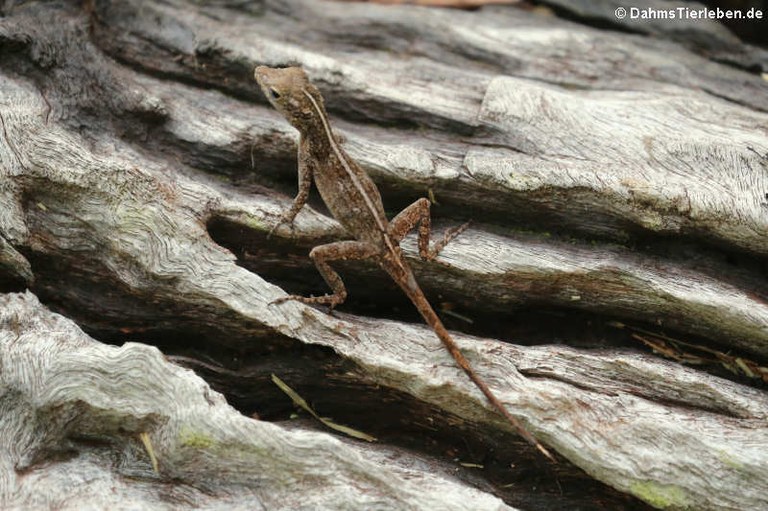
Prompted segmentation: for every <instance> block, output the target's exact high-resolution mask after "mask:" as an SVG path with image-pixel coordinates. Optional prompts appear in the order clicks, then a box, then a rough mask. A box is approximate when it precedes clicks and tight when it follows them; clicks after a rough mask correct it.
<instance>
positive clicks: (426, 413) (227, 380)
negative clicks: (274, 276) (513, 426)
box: [170, 346, 650, 510]
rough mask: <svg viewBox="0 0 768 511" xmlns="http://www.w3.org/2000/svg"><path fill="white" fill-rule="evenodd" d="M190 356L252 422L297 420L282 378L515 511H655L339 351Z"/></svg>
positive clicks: (334, 415)
mask: <svg viewBox="0 0 768 511" xmlns="http://www.w3.org/2000/svg"><path fill="white" fill-rule="evenodd" d="M176 353H179V351H177V352H176ZM183 353H184V355H183V356H174V355H171V357H170V358H171V360H173V361H175V362H176V363H179V364H181V365H184V366H186V367H189V368H191V369H194V370H195V371H196V372H197V373H198V374H199V375H201V376H202V377H204V378H205V379H206V381H208V382H209V383H210V384H211V386H212V387H213V388H214V389H215V390H218V391H219V392H223V393H224V394H225V395H226V396H227V399H228V401H229V402H230V403H231V404H232V405H233V406H235V407H236V408H238V409H239V410H240V411H241V412H242V413H244V414H246V415H253V414H254V413H255V414H258V417H259V418H260V419H262V420H269V421H277V422H280V421H286V420H289V418H290V417H291V415H292V414H293V413H296V412H297V409H296V407H295V406H294V405H293V404H292V402H291V400H290V398H289V397H288V396H287V395H285V394H284V393H283V392H282V391H281V390H279V389H278V388H277V387H276V386H275V385H274V384H273V383H272V382H271V378H270V376H271V375H272V374H276V375H277V376H278V377H279V378H280V379H282V380H283V381H284V382H285V383H286V384H288V385H289V386H290V387H291V388H293V389H294V390H295V391H296V392H297V393H298V394H299V395H300V396H302V397H303V398H304V399H306V400H307V402H308V403H309V404H310V406H312V407H313V409H315V411H316V412H317V413H318V414H320V415H321V416H323V417H330V418H331V419H332V420H333V421H334V422H336V423H339V424H344V425H348V426H351V427H354V428H355V429H358V430H360V431H363V432H365V433H368V434H371V435H374V436H375V437H377V438H378V439H379V442H382V443H384V444H386V445H396V446H399V447H403V448H406V449H408V450H412V451H416V452H419V453H423V454H427V455H429V456H432V457H435V458H437V459H442V460H444V461H445V462H448V463H455V464H456V470H455V472H453V474H454V476H456V477H458V478H459V479H461V480H462V481H465V482H467V483H469V484H471V485H473V486H477V487H479V488H481V489H483V490H485V491H491V492H492V493H494V494H495V495H497V496H498V497H500V498H502V499H504V500H505V501H506V502H507V503H508V504H510V505H513V506H517V507H520V508H522V509H542V507H541V506H542V505H544V504H545V503H546V502H551V499H556V500H557V502H558V503H559V505H561V504H562V505H564V506H566V507H568V508H570V509H578V508H582V509H586V508H589V509H596V510H597V509H606V510H609V509H617V510H623V509H627V510H629V509H650V508H649V507H647V506H645V505H643V504H642V503H640V502H639V501H638V500H636V499H634V498H632V497H629V496H627V495H625V494H622V493H620V492H617V491H616V490H613V489H611V488H609V487H607V486H605V485H603V484H601V483H598V482H596V481H594V480H593V479H591V478H590V477H589V476H587V475H586V474H584V473H583V472H582V471H581V470H580V469H578V468H577V467H575V466H573V465H571V464H570V463H567V462H565V461H564V460H560V463H558V464H557V465H552V464H549V463H547V462H545V461H543V460H542V459H541V458H540V456H538V455H537V452H536V451H535V450H534V449H533V448H532V447H531V446H530V445H528V444H527V443H526V442H525V441H524V440H522V439H521V438H519V437H518V436H516V435H513V434H507V433H499V432H493V431H489V430H487V429H486V428H483V427H481V426H479V425H477V424H473V423H469V422H466V421H464V420H462V419H460V418H458V417H456V416H454V415H451V414H447V413H445V412H444V411H442V410H440V409H438V408H435V407H432V406H429V405H427V404H425V403H423V402H421V401H419V400H416V399H414V398H413V397H412V396H410V395H408V394H405V393H403V392H399V391H396V390H394V389H390V388H386V387H382V386H380V385H373V384H371V383H369V382H367V381H366V378H365V377H364V375H363V374H362V373H361V372H360V371H359V370H358V369H357V368H356V367H355V366H354V365H353V364H350V363H349V362H345V361H342V360H341V359H339V358H338V357H336V356H334V355H333V352H332V350H329V349H326V348H320V347H312V346H299V347H297V350H296V351H293V350H291V351H289V352H276V353H273V354H272V355H269V356H260V357H248V358H245V359H238V360H237V361H236V362H235V366H234V367H236V368H233V366H229V367H227V366H225V365H220V364H219V363H218V362H217V361H212V360H211V358H210V357H209V356H208V355H205V358H207V359H208V361H207V362H205V361H202V360H198V359H200V358H202V357H201V356H200V354H199V353H197V352H196V351H195V350H184V351H183ZM298 415H299V417H300V418H301V419H300V420H301V424H302V425H303V427H306V428H309V429H317V430H322V431H328V430H327V429H326V428H324V427H323V426H322V425H321V424H319V423H318V422H316V421H314V420H312V419H311V418H310V417H308V415H307V414H306V413H305V412H303V411H298ZM294 420H296V419H294ZM459 463H474V464H479V465H483V468H481V469H477V468H466V467H462V466H461V465H460V464H459ZM596 502H600V504H595V503H596Z"/></svg>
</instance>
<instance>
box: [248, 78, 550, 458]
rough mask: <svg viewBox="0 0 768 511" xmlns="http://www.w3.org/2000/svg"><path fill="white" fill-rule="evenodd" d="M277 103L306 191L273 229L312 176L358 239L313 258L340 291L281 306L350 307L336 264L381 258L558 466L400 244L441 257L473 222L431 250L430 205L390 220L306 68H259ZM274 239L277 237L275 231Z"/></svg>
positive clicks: (462, 361) (290, 216) (419, 204)
mask: <svg viewBox="0 0 768 511" xmlns="http://www.w3.org/2000/svg"><path fill="white" fill-rule="evenodd" d="M254 75H255V77H256V81H257V82H258V83H259V85H260V86H261V89H262V91H263V92H264V95H265V96H266V97H267V99H268V100H269V102H270V103H272V105H273V106H274V107H275V108H276V109H277V110H278V111H279V112H280V113H281V114H283V116H284V117H285V118H286V119H287V120H288V122H289V123H291V125H293V127H294V128H296V129H297V130H298V131H299V133H300V135H301V136H300V139H299V155H298V167H299V192H298V194H297V195H296V198H295V199H294V200H293V204H292V206H291V208H290V209H289V210H288V211H287V212H286V213H285V214H284V215H283V216H282V218H281V221H280V222H279V223H278V224H277V225H275V227H274V228H273V229H272V232H273V231H274V230H275V229H276V228H277V227H278V226H280V225H282V224H283V223H288V224H292V223H293V220H294V218H295V217H296V215H297V214H298V212H299V211H300V210H301V208H302V207H303V206H304V204H305V203H306V201H307V197H308V195H309V189H310V187H311V185H312V179H313V178H314V180H315V185H316V186H317V189H318V190H319V191H320V195H321V196H322V198H323V200H324V201H325V204H326V205H327V206H328V209H329V210H330V211H331V213H332V214H333V216H334V217H335V218H336V220H338V221H339V222H340V223H341V224H342V225H343V226H344V227H345V228H346V229H347V231H348V232H349V233H350V234H352V235H353V236H354V237H355V240H354V241H338V242H336V243H329V244H327V245H320V246H317V247H315V248H313V249H312V251H311V252H310V253H309V256H310V257H311V258H312V260H313V261H314V262H315V266H317V269H318V271H319V272H320V274H321V275H322V276H323V278H324V279H325V281H326V282H327V283H328V285H329V286H330V287H331V289H332V290H333V294H327V295H324V296H318V297H309V298H308V297H303V296H296V295H291V296H287V297H284V298H281V299H278V300H276V301H275V303H279V302H284V301H286V300H297V301H300V302H303V303H307V304H324V305H327V306H328V307H329V308H330V309H333V307H335V306H336V305H339V304H341V303H343V302H344V300H345V299H346V298H347V290H346V288H345V287H344V283H343V282H342V280H341V277H340V276H339V274H338V273H336V271H335V270H334V269H333V268H331V266H330V264H329V262H330V261H338V260H345V259H347V260H348V259H374V260H375V261H376V262H377V263H378V264H379V266H381V268H383V269H384V271H386V272H387V273H388V274H389V276H390V277H392V279H393V280H394V281H395V282H396V283H397V285H398V286H400V288H401V289H402V290H403V292H405V294H406V295H407V296H408V298H410V300H411V301H412V302H413V304H414V305H415V306H416V309H418V311H419V313H421V315H422V317H423V318H424V320H425V321H426V322H427V324H428V325H429V326H430V327H431V328H432V330H434V332H435V333H436V334H437V336H438V337H439V338H440V340H441V341H442V342H443V344H444V345H445V347H446V348H447V349H448V351H449V352H450V353H451V355H452V356H453V358H454V360H456V363H457V364H458V365H459V366H460V367H461V368H462V369H463V370H464V372H465V373H466V374H467V375H468V376H469V378H470V379H471V380H472V381H473V382H474V383H475V385H477V387H478V388H479V389H480V390H481V391H482V393H483V394H484V395H485V397H486V398H488V401H490V402H491V404H492V405H493V406H494V407H495V408H496V409H498V410H499V412H501V414H502V415H504V417H506V419H507V420H508V421H509V422H510V423H511V424H512V425H513V426H514V427H515V428H516V429H517V431H518V432H519V433H520V435H521V436H522V437H523V438H525V439H526V440H527V441H528V442H530V443H531V444H532V445H534V446H535V447H536V448H538V449H539V451H541V452H542V453H543V454H544V455H545V456H547V457H548V458H549V459H551V460H552V461H554V458H553V457H552V455H551V454H550V453H549V451H547V449H545V448H544V446H542V445H541V444H540V443H539V442H538V441H537V440H536V439H535V438H534V437H533V435H531V434H530V433H529V432H528V431H527V430H526V429H525V428H524V427H523V425H522V424H521V423H520V422H519V421H518V420H517V419H516V418H515V417H513V416H512V414H510V413H509V411H507V409H506V408H505V406H504V405H503V404H502V403H501V401H499V399H498V398H497V397H496V396H495V394H494V393H493V392H491V389H490V388H488V385H486V383H485V382H484V381H483V380H482V379H481V378H480V377H479V376H478V375H477V373H476V372H475V370H474V369H473V368H472V366H471V365H470V364H469V361H468V360H467V359H466V357H465V356H464V355H463V353H462V352H461V351H460V350H459V347H458V346H457V345H456V342H455V341H454V340H453V338H452V337H451V335H450V334H449V333H448V331H447V330H446V329H445V327H444V326H443V323H442V321H440V318H439V317H438V316H437V314H436V313H435V311H434V310H433V309H432V306H431V305H430V304H429V302H428V301H427V298H426V296H424V293H423V292H422V291H421V288H420V287H419V285H418V284H417V283H416V280H415V279H414V276H413V273H412V272H411V269H410V268H409V267H408V264H407V263H406V261H405V258H404V256H403V254H402V249H401V248H400V241H401V240H402V239H403V238H404V237H405V235H406V234H407V233H408V232H410V231H412V230H413V229H414V228H416V226H417V225H418V227H419V238H418V245H419V255H420V256H421V257H422V259H424V260H431V259H434V258H435V257H436V256H437V254H438V252H440V250H441V249H442V248H443V247H444V246H445V245H446V244H447V243H448V242H449V241H450V240H451V239H453V238H454V237H456V236H457V235H458V234H460V233H461V232H462V231H463V230H464V229H466V228H467V226H468V224H464V225H462V226H461V227H459V228H457V229H454V230H452V231H449V232H448V233H447V234H446V235H445V238H444V239H443V240H442V241H440V242H438V243H437V244H435V246H434V248H433V249H431V250H430V248H429V238H430V223H431V222H430V211H429V209H430V205H429V201H428V200H427V199H424V198H422V199H419V200H417V201H416V202H414V203H413V204H411V205H410V206H408V207H407V208H405V209H404V210H403V211H402V212H400V213H399V214H398V215H397V216H396V217H395V218H393V219H392V221H391V222H390V221H388V220H387V217H386V215H385V213H384V206H383V205H382V202H381V195H380V194H379V190H378V189H377V188H376V185H375V184H374V183H373V181H372V180H371V178H370V177H369V176H368V174H367V173H366V172H365V171H364V170H363V169H362V168H360V166H359V165H358V164H357V163H356V162H355V161H354V160H353V159H352V158H350V157H349V156H348V155H347V153H346V152H345V151H344V149H342V147H341V145H340V143H339V137H338V136H337V135H336V134H335V133H334V132H333V131H332V130H331V126H330V123H329V121H328V115H327V114H326V112H325V106H324V105H323V98H322V96H321V95H320V91H319V90H318V89H317V88H316V87H315V86H314V85H312V84H311V83H310V82H309V79H308V78H307V75H306V73H305V72H304V70H302V69H301V68H300V67H287V68H270V67H266V66H259V67H257V68H256V71H255V73H254ZM270 234H271V232H270Z"/></svg>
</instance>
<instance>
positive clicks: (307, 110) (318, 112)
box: [253, 66, 325, 130]
mask: <svg viewBox="0 0 768 511" xmlns="http://www.w3.org/2000/svg"><path fill="white" fill-rule="evenodd" d="M253 74H254V77H255V78H256V81H257V82H258V84H259V86H260V87H261V90H262V91H263V92H264V95H265V96H266V97H267V99H268V100H269V102H270V103H272V106H274V107H275V109H276V110H277V111H278V112H280V113H281V114H283V116H284V117H285V118H286V119H287V120H288V122H290V123H291V124H292V125H293V126H294V127H296V128H298V129H299V130H301V129H302V127H305V126H307V125H309V124H312V120H313V119H314V120H317V119H318V118H319V117H324V116H325V107H324V106H323V98H322V96H321V95H320V91H318V90H317V88H316V87H315V86H314V85H312V84H311V83H310V82H309V78H307V74H306V73H305V72H304V70H303V69H301V68H300V67H283V68H273V67H267V66H259V67H257V68H256V70H255V71H254V73H253Z"/></svg>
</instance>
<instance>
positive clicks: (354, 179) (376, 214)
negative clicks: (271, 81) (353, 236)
mask: <svg viewBox="0 0 768 511" xmlns="http://www.w3.org/2000/svg"><path fill="white" fill-rule="evenodd" d="M301 92H303V93H304V95H305V96H307V99H309V101H310V102H311V103H312V106H313V107H314V109H315V112H317V115H318V116H319V117H320V122H321V123H323V128H324V129H325V135H326V136H327V137H328V143H329V144H331V149H333V152H334V153H335V154H336V158H338V159H339V162H341V166H342V167H344V170H345V171H346V172H347V175H348V176H349V178H350V179H351V180H352V184H354V185H355V188H357V191H358V192H360V195H362V196H363V200H364V201H365V205H366V206H368V209H369V210H370V211H371V214H372V215H373V217H374V218H375V219H376V223H377V224H378V226H379V229H381V232H383V233H385V234H386V232H387V226H385V225H384V222H382V221H381V217H380V216H379V212H378V211H376V208H375V207H374V206H373V203H372V202H371V198H370V197H368V194H367V193H365V189H364V188H363V184H362V183H361V182H360V180H359V179H357V176H356V175H355V173H354V172H352V168H351V167H350V166H349V162H347V160H346V159H345V158H344V155H342V154H341V151H340V150H339V147H338V146H337V145H336V140H334V138H333V133H331V127H330V126H329V125H328V121H327V120H326V119H325V115H323V111H322V110H320V106H319V105H318V104H317V101H315V98H313V97H312V94H310V93H309V92H307V91H306V89H302V90H301Z"/></svg>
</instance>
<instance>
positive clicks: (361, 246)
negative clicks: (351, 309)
mask: <svg viewBox="0 0 768 511" xmlns="http://www.w3.org/2000/svg"><path fill="white" fill-rule="evenodd" d="M378 253H379V252H378V250H377V249H376V246H375V245H371V244H370V243H366V242H363V241H337V242H335V243H328V244H326V245H319V246H317V247H315V248H313V249H312V251H311V252H310V253H309V257H311V258H312V260H313V261H314V262H315V267H316V268H317V271H318V272H320V275H321V276H322V277H323V279H324V280H325V282H326V283H327V284H328V286H329V287H330V288H331V291H333V293H331V294H326V295H323V296H300V295H288V296H283V297H281V298H278V299H277V300H274V301H273V302H271V303H283V302H287V301H289V300H295V301H297V302H301V303H306V304H321V305H327V306H328V313H329V314H330V313H331V312H332V311H333V308H334V307H336V306H337V305H340V304H342V303H344V300H346V299H347V288H346V287H345V286H344V281H342V280H341V276H340V275H339V274H338V273H337V272H336V270H334V269H333V268H332V267H331V265H330V264H328V263H329V261H339V260H347V259H357V260H359V259H370V258H373V257H375V256H376V255H377V254H378Z"/></svg>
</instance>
